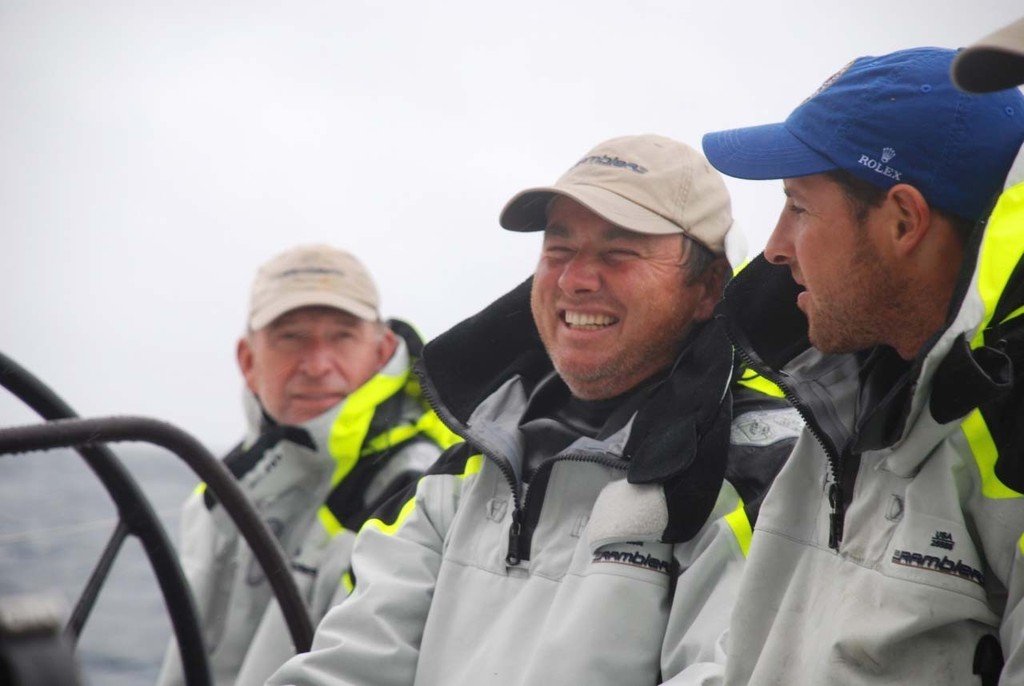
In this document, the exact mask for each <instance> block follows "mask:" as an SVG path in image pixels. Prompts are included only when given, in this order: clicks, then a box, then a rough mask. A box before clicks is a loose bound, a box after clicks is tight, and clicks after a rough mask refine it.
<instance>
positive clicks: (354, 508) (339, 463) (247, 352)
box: [160, 245, 454, 685]
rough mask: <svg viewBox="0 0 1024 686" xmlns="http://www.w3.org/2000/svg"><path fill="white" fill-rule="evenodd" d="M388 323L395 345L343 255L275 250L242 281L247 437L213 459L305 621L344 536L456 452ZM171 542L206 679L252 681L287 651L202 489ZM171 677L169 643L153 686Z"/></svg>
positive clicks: (255, 580)
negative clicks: (227, 473)
mask: <svg viewBox="0 0 1024 686" xmlns="http://www.w3.org/2000/svg"><path fill="white" fill-rule="evenodd" d="M392 326H393V327H394V328H395V329H396V330H398V331H399V332H400V333H402V334H403V335H404V336H405V337H404V338H403V337H402V336H398V335H396V333H395V331H394V330H392V328H389V326H388V325H387V324H386V323H384V322H383V321H382V320H381V317H380V309H379V298H378V295H377V288H376V286H375V285H374V283H373V280H372V278H371V277H370V274H369V272H367V270H366V268H365V267H364V266H363V265H362V264H361V263H360V262H359V260H357V259H356V258H355V256H353V255H352V254H351V253H348V252H346V251H344V250H338V249H336V248H333V247H330V246H326V245H309V246H300V247H297V248H293V249H291V250H287V251H285V252H283V253H281V254H279V255H277V256H276V257H274V258H273V259H271V260H270V261H269V262H267V263H266V264H265V265H263V266H262V267H261V268H260V270H259V272H258V273H257V275H256V279H255V281H254V283H253V287H252V296H251V302H250V308H249V320H248V327H247V329H248V330H247V332H246V333H245V335H244V336H243V337H242V338H241V340H239V342H238V348H237V353H238V365H239V368H240V369H241V372H242V375H243V377H244V378H245V384H246V394H245V402H246V407H247V409H248V415H249V417H248V419H249V424H250V426H249V433H248V435H247V436H246V438H245V439H244V440H243V441H242V442H241V443H240V444H239V445H238V446H237V447H236V448H235V449H234V450H232V451H231V453H230V454H229V455H228V456H227V457H226V458H225V462H226V464H227V466H228V467H229V468H230V469H231V471H232V472H233V473H234V474H235V476H236V477H238V480H239V484H240V485H241V487H242V488H243V490H245V492H246V493H247V494H248V495H249V497H250V498H251V499H252V501H253V504H254V505H255V506H256V508H257V510H258V511H259V513H260V514H261V515H262V517H263V518H264V520H265V521H266V522H267V524H268V525H269V526H270V528H271V529H272V530H273V531H274V533H275V534H276V535H277V536H278V539H279V540H280V541H281V544H282V546H283V547H284V549H285V551H286V553H287V554H289V555H290V556H291V559H292V569H293V572H294V575H295V579H296V582H297V583H298V584H299V588H300V589H301V590H302V592H303V593H304V594H305V598H306V600H307V603H308V604H309V611H310V616H311V619H312V620H313V622H314V624H315V623H316V622H317V621H319V619H320V618H321V617H322V616H323V615H324V613H325V612H326V611H327V608H328V607H330V606H331V605H332V604H333V603H334V602H336V600H337V599H338V598H340V597H343V596H344V595H345V594H346V593H347V590H348V589H347V588H346V587H345V586H344V585H343V584H342V583H341V574H342V571H343V570H345V569H347V567H348V556H349V553H350V551H351V546H352V540H353V539H354V537H355V531H356V530H357V529H358V528H359V527H360V526H361V525H362V523H363V522H364V521H365V519H366V518H367V517H368V516H369V515H370V513H371V512H372V511H373V509H374V508H375V507H376V506H377V505H378V504H380V503H381V502H383V501H384V500H386V498H387V497H388V496H389V495H391V494H392V493H394V492H396V491H398V490H401V488H402V487H403V486H404V485H406V484H408V483H410V482H414V481H415V480H416V479H417V478H418V477H419V476H420V475H421V474H422V472H423V471H424V470H425V469H426V468H427V467H428V466H429V465H430V464H431V463H433V461H434V460H435V459H436V458H437V456H438V455H439V454H440V452H441V449H442V448H443V447H447V446H448V445H451V443H452V442H453V441H454V436H452V435H451V434H450V433H449V432H448V431H447V430H446V429H445V428H444V427H443V425H441V424H440V422H438V420H437V417H436V415H434V414H433V412H431V411H430V410H429V409H428V407H427V406H426V403H425V401H424V400H423V398H422V395H421V394H420V392H419V387H418V385H417V384H416V383H415V379H414V378H412V377H411V373H410V365H411V361H412V359H413V356H414V355H415V354H416V353H418V352H419V349H420V347H421V343H420V341H419V339H418V337H417V336H416V334H415V333H414V332H413V331H412V329H411V328H410V327H409V326H408V325H404V324H401V323H400V322H394V323H392ZM181 538H182V540H181V548H182V550H181V555H182V565H183V567H184V569H185V572H186V575H187V576H188V578H189V581H190V583H191V584H192V589H193V593H194V594H195V597H196V603H197V605H198V610H199V613H200V616H201V617H202V621H203V623H204V629H205V639H206V642H207V646H208V649H209V652H210V661H211V666H212V670H213V676H214V682H215V683H216V684H219V685H226V684H234V683H236V682H237V683H239V684H253V683H262V682H263V681H265V680H266V678H267V677H268V676H269V675H270V674H271V673H272V672H273V671H274V670H275V669H277V668H278V667H279V666H280V665H281V664H282V663H283V662H284V661H285V660H286V659H288V657H290V656H291V655H292V654H294V652H295V651H294V648H293V646H292V645H291V643H290V639H289V636H288V633H287V630H286V628H285V625H284V622H283V618H282V616H281V613H280V609H279V608H278V607H277V605H276V603H272V602H271V591H270V585H269V583H268V582H267V580H266V579H265V578H264V577H263V575H262V572H261V571H260V569H259V567H258V566H256V563H255V561H254V558H253V556H252V554H251V553H250V551H249V548H248V547H247V546H246V545H245V543H244V541H243V540H242V539H241V537H240V536H239V534H238V532H237V530H236V529H235V527H234V524H233V523H232V522H231V521H230V519H228V518H227V516H226V514H225V513H224V512H223V510H222V509H221V508H220V507H218V503H217V501H216V500H215V499H214V498H213V496H212V494H210V493H208V492H206V491H205V490H204V489H203V488H202V486H201V487H200V488H199V490H198V492H197V493H196V494H195V495H194V496H193V497H192V498H191V499H190V500H189V501H188V502H187V503H186V505H185V511H184V517H183V522H182V537H181ZM181 679H182V674H181V662H180V659H179V657H178V651H177V647H176V646H174V645H172V646H171V647H170V648H169V650H168V653H167V657H166V659H165V664H164V669H163V672H162V675H161V679H160V683H161V684H173V683H181Z"/></svg>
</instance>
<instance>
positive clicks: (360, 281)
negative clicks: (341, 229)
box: [249, 245, 380, 331]
mask: <svg viewBox="0 0 1024 686" xmlns="http://www.w3.org/2000/svg"><path fill="white" fill-rule="evenodd" d="M310 305H324V306H326V307H335V308H337V309H339V310H345V311H346V312H351V313H352V314H354V315H355V316H357V317H359V318H360V319H365V320H367V321H378V320H379V319H380V315H379V313H378V311H379V308H380V297H379V296H378V294H377V287H376V286H375V285H374V283H373V279H372V278H370V273H369V272H368V271H366V267H364V266H363V264H362V263H361V262H360V261H359V260H357V259H356V257H355V256H354V255H353V254H352V253H350V252H346V251H345V250H339V249H337V248H332V247H331V246H329V245H305V246H300V247H297V248H292V249H291V250H287V251H285V252H283V253H281V254H280V255H277V256H276V257H274V258H272V259H271V260H270V261H269V262H267V263H266V264H264V265H263V266H262V267H260V268H259V271H258V272H256V279H255V280H254V281H253V284H252V296H251V298H250V300H249V328H250V329H251V330H253V331H258V330H259V329H262V328H263V327H265V326H266V325H267V324H269V323H270V322H272V321H274V320H275V319H277V318H278V317H280V316H281V315H282V314H285V313H286V312H290V311H292V310H295V309H298V308H300V307H308V306H310Z"/></svg>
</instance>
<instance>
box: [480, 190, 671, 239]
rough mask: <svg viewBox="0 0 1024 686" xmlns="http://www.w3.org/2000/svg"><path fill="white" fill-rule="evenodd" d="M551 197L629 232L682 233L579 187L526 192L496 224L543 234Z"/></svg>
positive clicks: (617, 199)
mask: <svg viewBox="0 0 1024 686" xmlns="http://www.w3.org/2000/svg"><path fill="white" fill-rule="evenodd" d="M555 195H564V196H565V197H567V198H572V199H573V200H575V201H576V202H578V203H579V204H581V205H583V206H584V207H586V208H587V209H588V210H590V211H591V212H593V213H594V214H596V215H598V216H599V217H601V218H603V219H604V220H605V221H608V222H611V223H612V224H615V225H616V226H621V227H622V228H624V229H629V230H630V231H636V232H637V233H647V234H657V235H664V234H672V233H686V232H685V231H683V229H682V227H680V226H679V225H678V224H675V223H673V222H670V221H669V220H668V219H665V218H664V217H662V216H661V215H660V214H657V213H655V212H651V211H650V210H648V209H646V208H644V207H641V206H640V205H637V204H636V203H635V202H633V201H632V200H627V199H626V198H623V197H622V196H621V195H619V194H617V193H613V192H611V191H608V190H605V189H604V188H600V187H598V186H588V185H583V184H565V185H562V186H542V187H539V188H528V189H527V190H525V191H522V192H521V193H517V194H516V195H514V196H513V197H512V199H511V200H509V201H508V202H507V203H506V204H505V207H504V209H502V210H501V215H500V217H499V219H498V221H499V223H500V224H501V226H502V228H505V229H508V230H509V231H543V230H544V229H545V227H546V226H547V206H548V202H550V200H551V198H552V197H554V196H555Z"/></svg>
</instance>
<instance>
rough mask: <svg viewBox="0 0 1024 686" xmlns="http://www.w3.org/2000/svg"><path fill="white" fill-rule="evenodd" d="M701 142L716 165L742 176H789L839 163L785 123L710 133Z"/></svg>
mask: <svg viewBox="0 0 1024 686" xmlns="http://www.w3.org/2000/svg"><path fill="white" fill-rule="evenodd" d="M701 144H702V147H703V148H704V155H705V156H706V157H707V158H708V161H709V162H711V164H712V165H713V166H714V167H715V169H717V170H718V171H720V172H722V173H723V174H727V175H729V176H734V177H736V178H738V179H753V180H763V179H789V178H793V177H797V176H809V175H811V174H821V173H823V172H827V171H832V170H833V169H836V168H837V166H838V165H836V164H835V163H834V162H833V161H832V160H830V159H828V158H827V157H825V156H824V155H822V154H820V153H818V152H816V151H815V150H813V149H812V148H809V147H808V146H807V145H805V144H804V143H803V141H801V140H800V139H799V138H797V137H796V136H794V135H793V134H792V133H790V131H789V129H787V128H786V125H785V124H784V123H778V124H765V125H763V126H750V127H747V128H743V129H730V130H728V131H715V132H713V133H707V134H704V138H703V139H702V141H701Z"/></svg>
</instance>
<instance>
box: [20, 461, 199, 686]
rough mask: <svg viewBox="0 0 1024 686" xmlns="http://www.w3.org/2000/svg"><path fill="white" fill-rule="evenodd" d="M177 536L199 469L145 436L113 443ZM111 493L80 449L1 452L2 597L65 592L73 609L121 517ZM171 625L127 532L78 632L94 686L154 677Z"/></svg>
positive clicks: (137, 685) (60, 596)
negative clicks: (145, 440)
mask: <svg viewBox="0 0 1024 686" xmlns="http://www.w3.org/2000/svg"><path fill="white" fill-rule="evenodd" d="M110 448H111V450H113V451H114V453H115V454H116V455H117V456H118V457H119V458H120V459H121V461H122V463H123V464H124V465H125V466H126V467H127V468H128V470H129V471H130V472H131V473H132V475H133V477H134V478H135V480H136V481H137V482H138V484H139V485H140V487H141V488H142V490H143V492H144V493H145V494H146V495H147V497H148V498H149V499H150V502H151V503H152V506H153V509H154V510H156V512H157V514H158V515H159V516H160V519H161V521H162V522H163V524H164V528H165V529H166V530H167V532H168V536H169V537H170V539H171V540H172V542H174V544H175V545H177V542H178V524H179V518H180V517H179V515H180V508H181V504H182V502H183V501H184V499H185V498H186V496H187V495H188V494H189V493H190V492H191V491H192V489H194V488H195V486H196V484H197V483H198V478H197V477H196V476H195V475H194V474H193V473H192V471H191V470H190V469H189V468H188V466H186V465H185V463H184V462H182V461H181V460H180V458H178V457H177V456H176V455H174V454H173V453H171V452H168V451H166V450H163V449H162V448H158V447H154V446H149V445H147V444H142V443H122V444H111V445H110ZM116 517H117V513H116V510H115V507H114V504H113V502H112V501H111V499H110V497H109V496H108V495H107V492H106V490H105V489H104V487H103V485H102V484H101V483H100V481H99V480H98V479H97V478H96V476H95V475H94V474H93V473H92V471H91V470H89V468H88V466H87V465H86V464H85V462H84V460H82V458H81V457H80V456H78V454H77V453H74V452H72V451H68V450H53V451H46V452H35V453H27V454H22V455H0V601H2V599H4V598H6V597H9V596H17V595H22V594H35V595H43V596H45V597H48V598H52V599H57V600H58V601H59V602H60V604H61V605H62V606H63V607H64V608H65V609H66V615H70V613H71V610H72V609H73V608H74V605H75V603H76V602H77V600H78V598H79V596H80V595H81V592H82V588H83V587H84V585H85V583H86V581H87V580H88V578H89V576H90V575H91V574H92V571H93V568H94V567H95V565H96V562H97V561H98V560H99V558H100V554H101V551H102V550H103V548H104V547H105V546H106V544H107V541H108V540H109V538H110V535H111V533H112V531H113V529H114V526H115V524H116V521H117V519H116ZM170 635H171V625H170V620H169V619H168V616H167V613H166V609H165V607H164V602H163V597H162V596H161V594H160V589H159V587H158V585H157V583H156V577H155V575H154V574H153V572H152V570H151V569H150V567H149V561H148V558H147V557H146V555H145V553H144V552H143V549H142V546H141V544H140V543H139V541H138V540H137V539H136V538H134V537H129V538H128V539H127V540H126V541H125V543H124V544H123V546H122V548H121V552H120V554H119V555H118V557H117V560H116V562H115V563H114V567H113V569H112V570H111V573H110V576H109V578H108V581H107V583H106V585H105V586H104V588H103V590H102V591H101V593H100V596H99V598H98V599H97V602H96V605H95V606H94V608H93V611H92V614H91V615H90V617H89V620H88V622H87V623H86V625H85V627H84V629H83V631H82V634H81V636H80V638H79V642H78V648H77V658H78V661H79V664H80V666H81V669H82V674H83V679H84V682H85V683H87V684H90V685H92V686H142V685H146V684H152V683H154V682H155V681H156V676H157V673H158V672H159V668H160V663H161V660H162V659H163V653H164V650H165V648H166V646H167V641H168V639H169V637H170Z"/></svg>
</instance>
